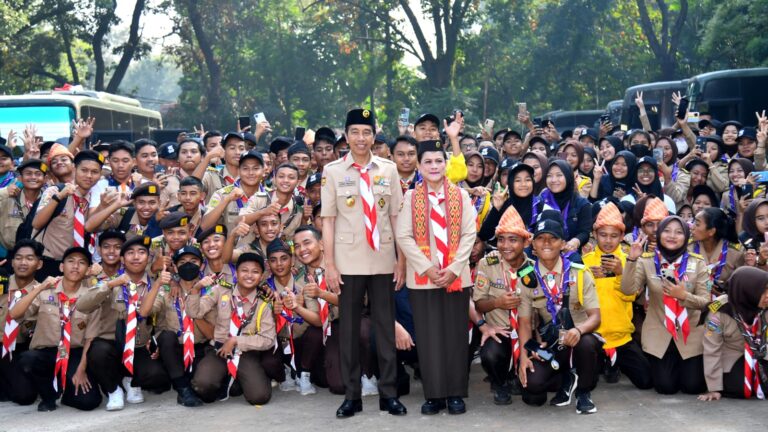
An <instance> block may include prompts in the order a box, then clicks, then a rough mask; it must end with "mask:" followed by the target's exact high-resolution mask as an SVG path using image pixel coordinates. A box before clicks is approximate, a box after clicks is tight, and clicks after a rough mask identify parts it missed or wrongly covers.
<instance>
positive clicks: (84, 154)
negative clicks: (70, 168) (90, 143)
mask: <svg viewBox="0 0 768 432" xmlns="http://www.w3.org/2000/svg"><path fill="white" fill-rule="evenodd" d="M83 161H94V162H97V163H98V164H99V165H100V166H104V156H102V154H101V153H98V152H95V151H93V150H80V151H79V152H78V153H77V154H76V155H75V166H77V165H80V162H83Z"/></svg>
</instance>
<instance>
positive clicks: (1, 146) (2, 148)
mask: <svg viewBox="0 0 768 432" xmlns="http://www.w3.org/2000/svg"><path fill="white" fill-rule="evenodd" d="M0 153H5V154H6V155H7V156H8V157H9V158H11V159H13V150H11V148H10V147H8V146H7V145H4V144H0Z"/></svg>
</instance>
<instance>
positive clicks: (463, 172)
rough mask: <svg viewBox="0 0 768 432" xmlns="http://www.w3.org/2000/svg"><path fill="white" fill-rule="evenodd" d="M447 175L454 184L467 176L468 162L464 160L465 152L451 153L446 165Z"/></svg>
mask: <svg viewBox="0 0 768 432" xmlns="http://www.w3.org/2000/svg"><path fill="white" fill-rule="evenodd" d="M445 177H446V178H448V181H450V182H451V183H453V184H458V183H459V182H460V181H462V180H464V179H466V178H467V162H466V161H465V160H464V154H463V153H459V154H458V155H451V156H450V157H449V158H448V165H447V166H446V167H445Z"/></svg>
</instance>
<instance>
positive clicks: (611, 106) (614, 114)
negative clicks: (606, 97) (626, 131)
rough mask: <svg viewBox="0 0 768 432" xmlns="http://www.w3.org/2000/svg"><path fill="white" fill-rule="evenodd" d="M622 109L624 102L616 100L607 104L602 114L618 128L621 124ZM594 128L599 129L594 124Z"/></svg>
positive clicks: (597, 125)
mask: <svg viewBox="0 0 768 432" xmlns="http://www.w3.org/2000/svg"><path fill="white" fill-rule="evenodd" d="M623 107H624V101H623V100H621V99H616V100H612V101H610V102H608V105H606V106H605V111H604V112H603V114H604V115H607V116H608V117H610V119H611V123H612V124H613V125H614V126H618V125H620V124H621V110H622V108H623ZM595 127H600V125H599V124H596V125H595Z"/></svg>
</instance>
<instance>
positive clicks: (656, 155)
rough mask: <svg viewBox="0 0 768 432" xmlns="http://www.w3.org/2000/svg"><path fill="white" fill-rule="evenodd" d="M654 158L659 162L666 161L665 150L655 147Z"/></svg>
mask: <svg viewBox="0 0 768 432" xmlns="http://www.w3.org/2000/svg"><path fill="white" fill-rule="evenodd" d="M653 158H654V159H656V162H657V163H662V162H664V150H662V149H660V148H655V149H653Z"/></svg>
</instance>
